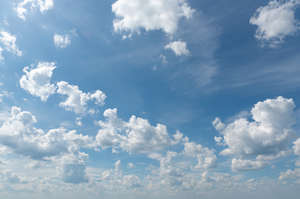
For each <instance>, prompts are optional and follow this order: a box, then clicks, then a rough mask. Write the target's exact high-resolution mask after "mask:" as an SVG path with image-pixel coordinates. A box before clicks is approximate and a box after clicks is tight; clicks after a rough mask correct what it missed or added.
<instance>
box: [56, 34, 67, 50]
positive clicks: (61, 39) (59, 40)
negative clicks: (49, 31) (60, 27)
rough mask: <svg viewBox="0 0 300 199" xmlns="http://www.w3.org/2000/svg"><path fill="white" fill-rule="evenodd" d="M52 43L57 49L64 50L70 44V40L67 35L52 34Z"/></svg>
mask: <svg viewBox="0 0 300 199" xmlns="http://www.w3.org/2000/svg"><path fill="white" fill-rule="evenodd" d="M53 41H54V45H55V46H56V47H57V48H66V47H67V46H69V45H70V44H71V38H70V36H69V35H59V34H54V36H53Z"/></svg>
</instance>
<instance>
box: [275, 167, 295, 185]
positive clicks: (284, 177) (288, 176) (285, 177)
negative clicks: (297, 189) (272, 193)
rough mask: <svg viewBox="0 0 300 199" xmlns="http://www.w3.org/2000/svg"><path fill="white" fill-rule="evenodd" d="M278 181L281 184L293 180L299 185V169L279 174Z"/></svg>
mask: <svg viewBox="0 0 300 199" xmlns="http://www.w3.org/2000/svg"><path fill="white" fill-rule="evenodd" d="M279 180H280V181H283V182H286V181H289V180H295V181H296V183H298V184H300V168H295V170H291V169H289V170H287V171H286V172H281V173H280V176H279Z"/></svg>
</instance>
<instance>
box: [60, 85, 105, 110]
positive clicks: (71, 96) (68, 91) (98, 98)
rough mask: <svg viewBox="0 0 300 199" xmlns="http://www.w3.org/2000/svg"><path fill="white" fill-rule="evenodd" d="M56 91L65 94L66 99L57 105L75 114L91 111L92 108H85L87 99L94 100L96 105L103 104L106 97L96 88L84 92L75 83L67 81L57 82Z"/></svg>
mask: <svg viewBox="0 0 300 199" xmlns="http://www.w3.org/2000/svg"><path fill="white" fill-rule="evenodd" d="M57 87H58V89H57V93H58V94H61V95H66V96H67V99H66V100H65V101H64V102H61V103H60V104H59V105H60V106H61V107H63V108H65V109H66V110H68V111H74V112H75V113H77V114H84V113H86V112H91V111H92V112H93V110H91V109H89V110H88V108H87V106H88V102H89V101H94V103H95V104H97V105H103V104H104V101H105V99H106V95H105V94H104V93H103V92H102V91H100V90H96V91H95V92H94V93H84V92H83V91H81V90H80V89H79V87H78V86H76V85H70V84H69V83H68V82H64V81H61V82H58V83H57Z"/></svg>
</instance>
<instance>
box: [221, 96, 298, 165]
mask: <svg viewBox="0 0 300 199" xmlns="http://www.w3.org/2000/svg"><path fill="white" fill-rule="evenodd" d="M294 109H295V104H294V101H293V99H286V98H283V97H278V98H276V99H267V100H265V101H262V102H258V103H257V104H255V105H254V107H253V108H252V110H251V115H252V119H253V121H249V120H248V119H246V118H239V119H236V120H234V121H233V122H231V123H229V124H226V125H225V127H224V128H223V129H222V130H220V133H221V135H222V139H223V140H222V141H223V143H224V145H225V146H227V148H226V149H224V150H223V151H222V152H221V154H223V155H233V156H235V157H237V158H236V159H233V161H232V163H233V164H232V167H233V168H234V169H235V170H238V169H239V168H240V170H247V169H255V168H257V169H258V168H262V167H263V165H265V163H266V162H268V161H270V160H272V159H276V158H279V157H281V156H284V155H286V153H287V151H288V146H289V144H290V140H291V133H292V132H293V129H292V127H293V125H294V124H295V115H294ZM250 160H251V161H250Z"/></svg>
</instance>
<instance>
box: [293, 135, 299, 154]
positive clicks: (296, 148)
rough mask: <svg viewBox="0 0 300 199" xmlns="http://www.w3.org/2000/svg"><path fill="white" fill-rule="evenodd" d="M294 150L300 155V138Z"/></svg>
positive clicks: (295, 143)
mask: <svg viewBox="0 0 300 199" xmlns="http://www.w3.org/2000/svg"><path fill="white" fill-rule="evenodd" d="M294 152H295V154H296V155H300V138H299V139H297V140H296V141H295V142H294Z"/></svg>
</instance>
